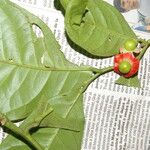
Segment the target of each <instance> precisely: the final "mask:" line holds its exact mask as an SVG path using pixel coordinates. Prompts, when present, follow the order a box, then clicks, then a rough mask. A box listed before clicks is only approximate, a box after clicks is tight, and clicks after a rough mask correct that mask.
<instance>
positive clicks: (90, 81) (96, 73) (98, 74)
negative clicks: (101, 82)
mask: <svg viewBox="0 0 150 150" xmlns="http://www.w3.org/2000/svg"><path fill="white" fill-rule="evenodd" d="M113 70H114V69H113V66H110V67H105V68H103V69H97V68H91V71H93V73H95V75H94V76H93V78H91V79H90V80H89V81H88V83H87V85H86V86H85V88H84V89H83V92H84V91H85V90H86V89H87V87H88V86H89V85H90V84H91V83H92V82H93V81H94V80H95V79H97V78H98V77H99V76H101V75H103V74H105V73H108V72H111V71H113Z"/></svg>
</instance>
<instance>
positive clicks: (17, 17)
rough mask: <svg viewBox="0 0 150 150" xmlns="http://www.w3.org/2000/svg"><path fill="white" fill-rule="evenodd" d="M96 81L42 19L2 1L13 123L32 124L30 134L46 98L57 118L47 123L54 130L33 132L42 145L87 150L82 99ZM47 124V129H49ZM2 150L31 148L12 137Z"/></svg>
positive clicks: (0, 56)
mask: <svg viewBox="0 0 150 150" xmlns="http://www.w3.org/2000/svg"><path fill="white" fill-rule="evenodd" d="M33 24H34V25H36V26H38V27H39V28H40V29H41V31H42V32H43V38H38V37H37V36H36V35H35V33H34V32H33V29H32V25H33ZM6 31H7V32H6ZM95 77H96V76H95V74H94V73H93V71H92V70H91V67H87V66H77V65H74V64H72V63H71V62H69V61H67V60H66V59H65V57H64V55H63V53H62V52H61V51H60V46H59V45H58V43H57V42H56V40H55V38H54V36H53V34H52V32H51V31H50V30H49V28H48V27H47V26H46V25H45V24H44V23H43V22H42V21H41V20H40V19H38V18H37V17H36V16H34V15H32V14H30V13H29V12H27V11H26V10H24V9H22V8H20V7H18V6H16V5H15V4H13V3H11V2H9V1H8V0H2V1H0V79H1V82H0V104H1V105H0V110H1V112H2V113H5V114H6V115H7V116H8V118H9V119H10V120H17V119H24V118H27V120H24V121H25V122H26V123H27V127H29V129H30V128H32V117H33V116H35V114H34V112H36V108H37V106H38V103H39V101H40V99H41V97H42V95H44V96H45V97H46V99H45V104H48V103H49V104H50V107H52V108H53V110H54V112H55V114H54V116H55V118H54V116H47V117H44V118H45V119H47V121H46V122H49V123H50V121H53V122H52V123H51V124H50V125H49V126H48V128H45V127H44V128H39V129H38V130H36V131H33V133H32V136H33V137H34V138H35V139H36V140H37V141H38V142H39V143H40V144H41V145H43V146H45V147H46V148H47V149H53V150H58V149H62V150H70V149H72V150H79V149H81V139H82V134H83V127H84V115H83V101H82V100H83V97H82V95H83V92H84V91H85V89H86V88H87V86H88V85H89V84H90V83H91V82H92V80H93V79H95ZM41 112H42V110H41ZM32 113H33V114H32ZM31 114H32V115H33V116H32V115H31ZM43 114H45V112H42V113H41V114H40V115H43ZM50 114H51V113H50ZM50 114H49V115H50ZM30 115H31V116H30ZM29 116H30V117H31V118H30V117H29ZM28 117H29V118H28ZM39 118H40V117H39ZM44 118H43V120H42V121H41V122H40V123H41V126H44V125H46V126H47V124H46V122H45V120H44ZM40 119H41V118H40ZM40 119H39V120H40ZM63 119H66V122H64V124H62V125H61V122H60V123H59V121H63ZM39 120H38V121H39ZM71 120H74V121H72V123H74V122H75V124H77V125H78V127H77V128H76V125H75V124H74V125H70V122H71ZM33 121H34V120H33ZM30 125H31V126H30ZM27 127H26V129H28V128H27ZM20 128H21V126H20ZM66 129H73V130H76V129H77V130H79V131H80V132H75V131H73V130H66ZM68 141H69V142H68ZM0 149H1V150H13V149H15V150H16V149H19V150H26V149H31V148H30V147H29V145H28V144H24V142H21V141H20V139H17V138H15V137H11V136H8V137H7V138H6V139H5V140H4V141H3V142H2V144H1V145H0Z"/></svg>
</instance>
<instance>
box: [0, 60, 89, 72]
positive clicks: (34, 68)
mask: <svg viewBox="0 0 150 150" xmlns="http://www.w3.org/2000/svg"><path fill="white" fill-rule="evenodd" d="M11 61H12V60H10V61H5V60H0V63H2V64H7V65H12V66H16V67H21V68H26V69H32V70H40V71H91V70H90V69H88V68H79V67H76V66H75V67H76V68H74V67H72V68H71V67H70V66H69V67H70V68H67V66H66V68H55V67H51V66H46V65H45V66H44V65H43V67H42V66H39V67H38V66H32V65H27V64H19V63H17V62H11Z"/></svg>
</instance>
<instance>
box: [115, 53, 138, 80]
mask: <svg viewBox="0 0 150 150" xmlns="http://www.w3.org/2000/svg"><path fill="white" fill-rule="evenodd" d="M139 64H140V61H139V60H138V59H137V58H136V57H135V56H134V55H133V54H132V53H121V54H118V55H115V56H114V71H115V72H116V73H118V74H120V75H123V76H124V77H126V78H129V77H131V76H133V75H134V74H136V73H137V72H138V69H139ZM129 67H130V68H129Z"/></svg>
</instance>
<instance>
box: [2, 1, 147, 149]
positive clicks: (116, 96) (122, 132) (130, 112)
mask: <svg viewBox="0 0 150 150" xmlns="http://www.w3.org/2000/svg"><path fill="white" fill-rule="evenodd" d="M12 1H13V2H15V3H17V4H18V5H21V6H22V7H24V8H26V9H27V10H29V11H30V12H32V13H33V14H35V15H37V16H39V17H40V18H41V19H42V20H43V21H44V22H45V23H47V25H48V26H49V27H50V28H51V30H52V32H53V33H54V35H55V37H56V39H57V41H58V42H59V44H60V45H61V48H62V49H61V50H62V51H63V52H64V54H65V56H66V58H67V59H68V60H70V61H71V62H73V63H76V64H78V65H80V64H85V65H91V66H94V67H97V68H103V67H105V66H109V65H112V64H113V58H107V59H92V58H88V57H86V56H84V55H82V54H81V53H79V52H76V51H75V50H73V49H72V48H71V47H70V46H69V44H68V42H67V39H66V37H65V30H64V17H63V15H62V14H61V12H59V11H57V10H56V9H54V4H53V0H38V1H37V0H12ZM108 2H110V3H111V4H113V2H112V0H109V1H108ZM133 14H134V15H133ZM123 15H124V16H125V18H126V19H127V21H129V20H130V17H131V18H132V17H133V16H134V17H135V15H136V16H137V12H136V11H135V10H133V11H131V12H127V14H123ZM127 16H128V17H127ZM131 20H132V21H133V19H131ZM134 23H136V21H135V22H130V21H129V24H130V25H131V27H132V26H133V25H134ZM134 31H135V32H136V34H137V35H138V36H139V37H141V38H145V39H150V34H149V33H148V32H143V31H139V30H134ZM118 77H119V76H118V75H117V74H115V73H113V72H110V73H107V74H105V75H103V76H100V77H99V78H98V79H97V80H95V81H94V82H93V83H92V84H91V85H90V86H89V87H88V89H87V90H86V92H85V94H84V112H85V118H86V125H85V131H84V137H83V144H82V150H150V84H149V83H150V50H148V51H147V52H146V54H145V55H144V58H143V59H142V62H141V64H140V69H139V74H138V77H139V79H140V80H141V81H142V82H141V88H133V87H126V86H121V85H116V84H115V80H116V79H118ZM5 137H6V134H4V132H3V131H2V129H0V141H2V139H4V138H5Z"/></svg>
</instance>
